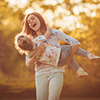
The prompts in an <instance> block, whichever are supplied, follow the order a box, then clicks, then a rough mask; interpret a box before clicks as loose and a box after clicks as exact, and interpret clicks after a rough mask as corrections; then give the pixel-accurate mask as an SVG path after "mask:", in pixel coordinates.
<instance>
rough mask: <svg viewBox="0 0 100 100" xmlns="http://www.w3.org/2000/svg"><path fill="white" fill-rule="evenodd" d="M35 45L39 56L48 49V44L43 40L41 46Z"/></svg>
mask: <svg viewBox="0 0 100 100" xmlns="http://www.w3.org/2000/svg"><path fill="white" fill-rule="evenodd" d="M35 47H36V49H35V51H36V54H37V55H38V56H41V55H42V54H43V52H44V51H45V49H46V46H45V44H44V43H43V42H41V44H40V46H39V47H38V46H37V45H36V46H35Z"/></svg>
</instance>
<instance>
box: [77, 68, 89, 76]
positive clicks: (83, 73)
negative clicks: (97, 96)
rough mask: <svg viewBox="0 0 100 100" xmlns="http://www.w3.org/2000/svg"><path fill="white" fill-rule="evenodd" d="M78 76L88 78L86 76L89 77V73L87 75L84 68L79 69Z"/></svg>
mask: <svg viewBox="0 0 100 100" xmlns="http://www.w3.org/2000/svg"><path fill="white" fill-rule="evenodd" d="M77 75H78V77H86V76H88V73H86V72H85V71H84V70H83V69H82V68H79V69H78V70H77Z"/></svg>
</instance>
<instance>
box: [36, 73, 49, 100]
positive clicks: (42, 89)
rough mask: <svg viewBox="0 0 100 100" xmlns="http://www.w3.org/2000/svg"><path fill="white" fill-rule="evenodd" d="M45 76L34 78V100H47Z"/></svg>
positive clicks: (46, 80)
mask: <svg viewBox="0 0 100 100" xmlns="http://www.w3.org/2000/svg"><path fill="white" fill-rule="evenodd" d="M46 77H47V76H46V74H43V75H39V76H36V79H35V81H36V100H48V79H47V78H46Z"/></svg>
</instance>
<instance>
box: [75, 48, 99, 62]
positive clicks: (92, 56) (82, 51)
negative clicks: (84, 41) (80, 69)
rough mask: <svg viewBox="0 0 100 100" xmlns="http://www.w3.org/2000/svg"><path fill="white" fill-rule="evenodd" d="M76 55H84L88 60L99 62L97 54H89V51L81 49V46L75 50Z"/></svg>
mask: <svg viewBox="0 0 100 100" xmlns="http://www.w3.org/2000/svg"><path fill="white" fill-rule="evenodd" d="M76 55H80V56H83V57H86V58H88V59H89V60H90V61H93V62H96V63H98V62H100V57H99V56H95V55H94V54H91V53H90V52H88V51H86V50H83V49H81V48H79V49H78V51H77V52H76Z"/></svg>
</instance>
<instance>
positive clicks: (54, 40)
mask: <svg viewBox="0 0 100 100" xmlns="http://www.w3.org/2000/svg"><path fill="white" fill-rule="evenodd" d="M44 43H46V44H50V45H60V40H59V39H58V38H57V36H50V37H49V38H48V39H47V40H45V41H44Z"/></svg>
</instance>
